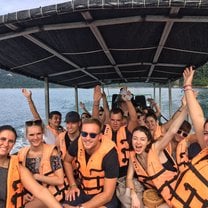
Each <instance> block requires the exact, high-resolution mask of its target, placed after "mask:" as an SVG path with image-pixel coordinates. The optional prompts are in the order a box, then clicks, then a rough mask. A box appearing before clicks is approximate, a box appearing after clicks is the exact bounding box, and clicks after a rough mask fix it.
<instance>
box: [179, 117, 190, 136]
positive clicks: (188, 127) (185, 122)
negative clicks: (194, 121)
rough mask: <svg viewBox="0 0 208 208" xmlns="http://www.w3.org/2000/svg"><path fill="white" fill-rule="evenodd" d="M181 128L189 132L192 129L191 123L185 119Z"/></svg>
mask: <svg viewBox="0 0 208 208" xmlns="http://www.w3.org/2000/svg"><path fill="white" fill-rule="evenodd" d="M179 129H181V130H183V131H185V132H187V133H189V132H190V131H191V124H190V123H189V122H188V121H186V120H184V121H183V123H182V124H181V126H180V128H179Z"/></svg>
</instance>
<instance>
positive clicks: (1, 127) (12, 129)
mask: <svg viewBox="0 0 208 208" xmlns="http://www.w3.org/2000/svg"><path fill="white" fill-rule="evenodd" d="M5 130H8V131H11V132H13V133H14V135H15V140H16V139H17V132H16V130H15V128H14V127H13V126H11V125H3V126H0V133H1V132H2V131H5Z"/></svg>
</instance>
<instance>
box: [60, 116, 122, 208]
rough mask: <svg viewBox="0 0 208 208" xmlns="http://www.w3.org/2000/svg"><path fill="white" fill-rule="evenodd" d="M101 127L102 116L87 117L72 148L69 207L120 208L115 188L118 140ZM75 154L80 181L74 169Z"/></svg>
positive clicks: (67, 168) (68, 169)
mask: <svg viewBox="0 0 208 208" xmlns="http://www.w3.org/2000/svg"><path fill="white" fill-rule="evenodd" d="M101 127H102V124H101V122H100V121H99V120H98V119H95V118H89V119H87V120H85V121H84V122H83V124H82V129H81V135H80V137H79V139H78V140H75V141H74V142H73V143H72V144H71V145H70V146H69V148H68V153H67V154H66V157H65V159H64V168H65V172H66V175H67V178H68V180H69V182H70V187H71V188H70V192H69V195H68V196H67V198H66V200H67V201H66V202H65V204H67V205H65V204H64V206H65V207H70V208H73V207H74V208H75V207H76V208H77V207H80V208H83V207H86V208H93V207H96V208H99V207H103V208H104V207H109V208H117V200H116V197H115V188H116V180H117V177H118V174H119V164H118V156H117V152H116V149H115V144H114V142H112V141H111V140H110V139H108V138H105V137H104V136H103V135H102V134H101ZM75 157H76V159H77V171H78V179H77V181H76V180H75V178H74V176H73V171H72V161H73V160H74V158H75Z"/></svg>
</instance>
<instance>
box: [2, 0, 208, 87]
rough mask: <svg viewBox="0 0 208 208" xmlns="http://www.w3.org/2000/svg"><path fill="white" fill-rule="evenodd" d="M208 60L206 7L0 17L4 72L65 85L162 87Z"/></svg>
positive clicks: (113, 1) (110, 6) (148, 4)
mask: <svg viewBox="0 0 208 208" xmlns="http://www.w3.org/2000/svg"><path fill="white" fill-rule="evenodd" d="M207 60H208V2H207V0H131V1H129V0H88V1H87V0H75V1H68V2H66V3H61V4H57V5H51V6H46V7H42V8H36V9H31V10H24V11H19V12H15V13H10V14H6V15H2V16H0V68H2V69H6V70H9V71H12V72H15V73H20V74H23V75H26V76H30V77H33V78H36V79H40V80H43V79H44V77H48V80H49V82H52V83H57V84H61V85H65V86H71V87H79V88H90V87H93V86H95V85H96V84H103V85H107V84H113V83H125V82H149V83H162V84H163V83H168V82H169V81H174V80H177V79H178V78H179V77H181V75H182V72H183V69H184V67H185V66H186V65H191V64H193V65H195V66H196V67H199V66H201V65H203V64H204V63H206V62H207Z"/></svg>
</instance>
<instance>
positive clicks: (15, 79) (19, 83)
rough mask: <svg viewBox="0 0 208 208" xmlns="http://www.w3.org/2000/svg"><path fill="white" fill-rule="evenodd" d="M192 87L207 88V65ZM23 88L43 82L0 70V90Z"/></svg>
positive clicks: (39, 84)
mask: <svg viewBox="0 0 208 208" xmlns="http://www.w3.org/2000/svg"><path fill="white" fill-rule="evenodd" d="M182 83H183V80H182V78H181V80H180V85H181V84H182ZM193 85H194V86H198V87H207V86H208V64H205V65H203V66H202V67H200V68H199V69H197V71H196V74H195V77H194V80H193ZM130 86H135V83H134V84H130ZM145 86H146V85H145ZM147 86H148V85H147ZM24 87H26V88H42V87H44V82H43V81H40V80H36V79H33V78H30V77H26V76H23V75H18V74H15V73H11V72H8V71H4V70H1V69H0V88H24ZM50 87H63V86H60V85H55V84H50Z"/></svg>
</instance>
